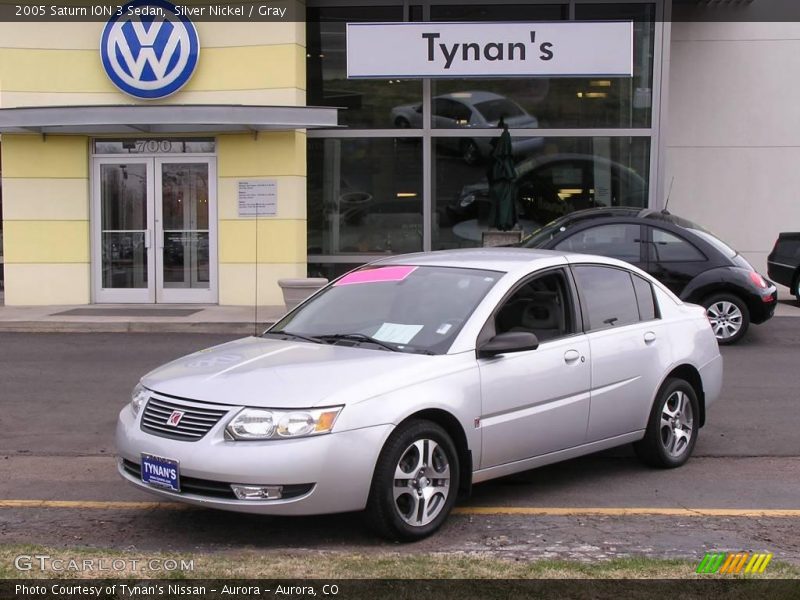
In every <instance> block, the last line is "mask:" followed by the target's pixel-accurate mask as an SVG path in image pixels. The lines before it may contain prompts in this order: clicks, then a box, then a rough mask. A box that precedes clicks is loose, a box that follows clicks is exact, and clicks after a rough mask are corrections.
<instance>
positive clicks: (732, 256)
mask: <svg viewBox="0 0 800 600" xmlns="http://www.w3.org/2000/svg"><path fill="white" fill-rule="evenodd" d="M520 245H521V246H523V247H527V248H547V249H553V250H564V251H568V252H582V253H585V254H599V255H601V256H611V257H614V258H619V259H621V260H624V261H627V262H629V263H631V264H634V265H636V266H637V267H639V268H640V269H642V270H644V271H647V272H648V273H650V274H651V275H652V276H653V277H655V278H656V279H658V280H659V281H661V282H662V283H663V284H664V285H666V286H667V287H668V288H669V289H670V290H672V291H673V292H674V293H675V294H676V295H678V296H680V298H681V299H682V300H684V301H686V302H692V303H694V304H700V305H702V306H704V307H705V308H706V311H707V313H708V318H709V320H710V321H711V325H712V327H713V328H714V334H715V335H716V336H717V341H718V342H719V343H720V344H733V343H734V342H737V341H739V340H740V339H741V338H742V336H744V334H745V332H746V331H747V328H748V327H749V325H750V323H755V324H758V323H763V322H765V321H767V320H768V319H769V318H770V317H772V314H773V313H774V312H775V306H776V304H777V302H778V293H777V288H776V287H775V286H774V285H773V284H772V282H770V281H768V280H767V279H765V278H764V277H762V276H761V275H760V274H759V273H758V272H757V271H756V270H755V269H754V268H753V267H752V266H751V265H750V263H749V262H747V261H746V260H745V259H744V257H742V255H740V254H739V253H738V252H737V251H736V250H734V249H733V248H731V247H730V246H728V245H727V244H726V243H725V242H723V241H722V240H720V239H719V238H718V237H716V236H715V235H714V234H712V233H711V232H709V231H708V230H707V229H705V228H703V227H701V226H700V225H697V224H695V223H692V222H691V221H688V220H686V219H682V218H680V217H678V216H675V215H673V214H670V213H668V212H666V211H656V210H651V209H641V208H635V207H615V208H591V209H588V210H580V211H576V212H574V213H571V214H568V215H565V216H563V217H561V218H559V219H556V220H555V221H552V222H551V223H548V224H547V225H545V226H544V227H542V228H540V229H538V230H536V231H534V232H533V233H532V234H531V235H529V236H528V237H527V238H525V239H523V240H522V242H520Z"/></svg>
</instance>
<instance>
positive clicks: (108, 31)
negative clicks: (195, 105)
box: [100, 0, 200, 100]
mask: <svg viewBox="0 0 800 600" xmlns="http://www.w3.org/2000/svg"><path fill="white" fill-rule="evenodd" d="M119 12H120V13H121V14H118V15H117V16H114V17H112V18H111V19H109V20H108V23H106V26H105V29H103V37H102V40H101V42H100V56H101V57H102V59H103V67H104V68H105V70H106V74H107V75H108V77H109V79H111V82H112V83H113V84H114V85H115V86H117V87H118V88H119V89H121V90H122V91H123V92H125V93H126V94H130V95H131V96H135V97H136V98H144V99H148V100H154V99H157V98H164V97H166V96H169V95H170V94H174V93H175V92H177V91H178V90H179V89H181V88H182V87H183V86H184V85H186V83H187V82H188V81H189V79H190V78H191V77H192V74H193V73H194V70H195V68H197V60H198V58H199V56H200V39H199V38H198V36H197V30H196V29H195V27H194V24H193V23H192V22H191V21H190V20H189V19H187V18H186V17H183V16H180V15H178V14H177V12H176V9H175V6H174V5H173V4H170V3H169V2H166V0H133V2H130V3H128V4H126V5H125V6H123V7H122V8H121V9H120V11H119Z"/></svg>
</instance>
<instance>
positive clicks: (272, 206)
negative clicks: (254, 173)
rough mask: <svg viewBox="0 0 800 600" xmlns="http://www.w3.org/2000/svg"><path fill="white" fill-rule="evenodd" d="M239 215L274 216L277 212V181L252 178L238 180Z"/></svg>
mask: <svg viewBox="0 0 800 600" xmlns="http://www.w3.org/2000/svg"><path fill="white" fill-rule="evenodd" d="M238 200H239V216H240V217H256V216H258V217H274V216H275V215H277V214H278V182H277V181H276V180H274V179H254V180H250V181H240V182H239V198H238Z"/></svg>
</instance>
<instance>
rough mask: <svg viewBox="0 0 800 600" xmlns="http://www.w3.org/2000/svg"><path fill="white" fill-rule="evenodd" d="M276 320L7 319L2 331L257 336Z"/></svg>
mask: <svg viewBox="0 0 800 600" xmlns="http://www.w3.org/2000/svg"><path fill="white" fill-rule="evenodd" d="M271 325H273V323H271V322H268V323H259V324H258V326H257V328H256V327H255V326H254V325H253V323H252V322H250V323H174V322H169V323H158V322H152V321H147V322H127V321H126V322H110V323H108V322H96V321H95V322H75V321H5V322H0V333H2V332H9V333H222V334H225V333H229V334H235V335H253V333H254V332H255V331H256V329H257V330H258V331H259V332H260V331H264V330H265V329H266V328H267V327H269V326H271Z"/></svg>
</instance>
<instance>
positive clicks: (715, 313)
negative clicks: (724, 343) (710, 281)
mask: <svg viewBox="0 0 800 600" xmlns="http://www.w3.org/2000/svg"><path fill="white" fill-rule="evenodd" d="M706 313H707V314H708V320H709V321H710V322H711V328H712V329H713V330H714V335H715V336H716V337H717V339H720V340H726V339H728V338H732V337H733V336H735V335H736V334H737V333H739V330H740V329H741V328H742V321H743V316H742V311H741V310H740V309H739V307H738V306H736V305H735V304H734V303H733V302H728V301H727V300H720V301H718V302H714V303H713V304H711V305H710V306H709V307H708V308H707V309H706Z"/></svg>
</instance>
